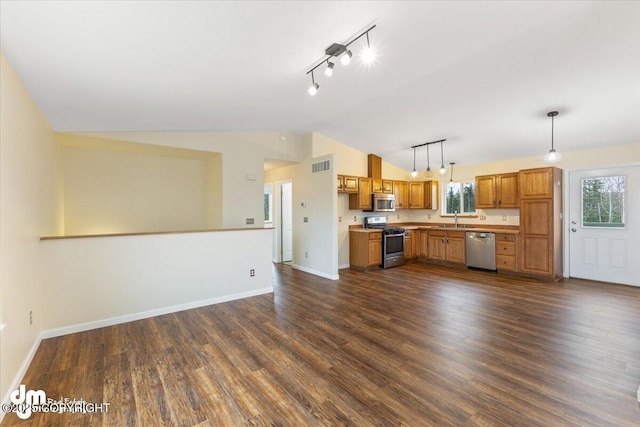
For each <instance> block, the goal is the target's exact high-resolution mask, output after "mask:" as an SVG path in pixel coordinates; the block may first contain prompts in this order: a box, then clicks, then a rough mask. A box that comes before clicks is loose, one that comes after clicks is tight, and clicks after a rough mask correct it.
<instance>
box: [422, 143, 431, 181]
mask: <svg viewBox="0 0 640 427" xmlns="http://www.w3.org/2000/svg"><path fill="white" fill-rule="evenodd" d="M432 176H433V171H432V170H431V162H430V159H429V145H427V170H426V171H424V177H425V178H431V177H432Z"/></svg>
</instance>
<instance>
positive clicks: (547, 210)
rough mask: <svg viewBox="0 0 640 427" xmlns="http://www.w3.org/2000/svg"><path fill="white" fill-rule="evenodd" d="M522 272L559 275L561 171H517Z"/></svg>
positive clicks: (549, 275) (560, 272)
mask: <svg viewBox="0 0 640 427" xmlns="http://www.w3.org/2000/svg"><path fill="white" fill-rule="evenodd" d="M519 182H520V233H521V235H522V252H521V253H522V258H521V262H522V272H523V273H530V274H536V275H543V276H548V277H549V278H553V279H556V280H557V279H560V278H561V277H562V170H561V169H558V168H554V167H548V168H537V169H524V170H521V171H520V176H519Z"/></svg>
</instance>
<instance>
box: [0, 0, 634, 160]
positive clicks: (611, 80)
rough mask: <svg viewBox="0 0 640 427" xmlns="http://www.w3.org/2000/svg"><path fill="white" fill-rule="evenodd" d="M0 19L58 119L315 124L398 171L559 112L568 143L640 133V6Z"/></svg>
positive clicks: (53, 119) (279, 126)
mask: <svg viewBox="0 0 640 427" xmlns="http://www.w3.org/2000/svg"><path fill="white" fill-rule="evenodd" d="M0 16H1V22H0V24H1V26H0V27H1V33H0V36H1V47H2V50H3V52H4V53H5V55H6V56H7V58H8V59H9V62H10V63H11V64H12V66H13V67H14V68H15V69H16V71H17V72H18V74H19V75H20V77H21V79H22V80H23V82H24V83H25V85H26V86H27V88H28V90H29V91H30V93H31V94H32V96H33V97H34V99H35V101H36V102H37V104H38V106H39V107H40V109H41V111H42V112H43V114H44V115H45V117H46V118H47V120H48V121H49V123H50V124H51V126H52V127H53V128H54V129H55V130H57V131H125V130H139V131H152V130H155V131H158V130H160V131H162V130H174V131H176V130H185V131H193V130H208V131H278V132H297V133H306V132H309V131H316V132H319V133H321V134H323V135H326V136H328V137H330V138H333V139H335V140H337V141H340V142H342V143H344V144H347V145H350V146H353V147H355V148H358V149H360V150H362V151H364V152H367V153H376V154H378V155H381V156H382V157H383V158H385V160H387V161H390V162H391V163H394V164H396V165H398V166H401V167H403V168H405V169H408V170H410V169H411V168H412V161H413V157H412V156H413V152H412V151H411V150H410V149H409V147H410V146H411V145H415V144H419V143H422V142H426V141H431V140H436V139H441V138H446V139H447V142H446V143H445V163H447V162H450V161H455V162H457V163H459V164H473V163H483V162H488V161H495V160H501V159H508V158H515V157H525V156H534V155H543V154H544V152H545V151H547V150H548V149H549V145H550V136H551V135H550V134H551V122H550V119H549V118H547V116H546V113H547V112H548V111H551V110H558V111H559V112H560V115H559V116H558V117H557V118H556V122H555V141H556V148H557V149H558V151H560V152H566V151H570V150H576V149H581V148H587V147H595V146H602V145H610V144H625V143H638V142H640V2H634V1H630V2H616V1H602V2H598V1H587V2H581V1H567V2H560V1H554V2H549V1H546V2H533V1H532V2H529V1H512V2H499V1H496V2H463V1H457V2H400V1H392V2H333V1H326V2H303V1H289V2H286V1H278V2H268V1H263V2H237V1H236V2H213V1H211V2H206V1H194V2H187V1H180V2H171V1H162V2H160V1H157V2H150V1H139V2H133V1H118V2H115V1H114V2H107V1H104V2H99V1H94V2H80V1H68V2H58V1H45V2H34V1H22V2H17V1H5V0H2V1H1V3H0ZM373 24H376V25H377V27H376V28H375V29H374V30H373V31H372V32H371V34H370V36H371V42H372V44H373V45H375V48H376V50H377V52H378V58H377V62H376V63H375V64H374V65H373V66H369V67H367V66H365V65H363V64H362V63H360V62H359V61H357V60H355V61H353V62H352V64H350V65H349V66H348V67H344V66H342V65H341V64H340V63H339V62H338V63H336V71H335V73H334V76H333V77H332V78H331V79H328V78H326V77H325V76H324V74H323V68H324V67H321V68H319V69H318V71H319V72H318V73H316V77H317V79H316V80H317V82H318V83H319V84H320V90H319V92H318V94H317V95H316V96H315V97H311V96H309V95H308V93H307V88H308V86H309V85H310V78H309V76H308V75H306V72H307V71H308V70H309V69H310V68H311V67H312V66H313V65H315V64H317V63H318V62H319V61H320V60H321V59H323V58H324V56H323V52H324V50H325V48H327V47H328V46H329V45H331V44H332V43H334V42H337V43H345V42H347V41H350V40H351V39H352V38H353V37H354V36H356V35H358V34H359V33H360V32H361V31H362V30H364V29H366V28H368V27H369V26H370V25H373ZM365 44H366V43H365V41H364V39H360V40H358V41H357V42H355V43H354V44H353V45H352V46H351V47H352V48H353V50H354V58H355V55H356V54H357V52H358V51H359V50H361V49H362V48H363V47H364V45H365ZM425 153H426V152H425V151H424V149H423V150H422V151H421V152H419V162H422V163H423V164H422V165H421V164H420V163H419V165H418V167H419V168H421V167H422V168H424V163H425V157H426V154H425ZM431 153H432V162H431V163H432V166H434V167H435V166H439V163H440V159H439V152H438V151H437V150H436V151H432V152H431Z"/></svg>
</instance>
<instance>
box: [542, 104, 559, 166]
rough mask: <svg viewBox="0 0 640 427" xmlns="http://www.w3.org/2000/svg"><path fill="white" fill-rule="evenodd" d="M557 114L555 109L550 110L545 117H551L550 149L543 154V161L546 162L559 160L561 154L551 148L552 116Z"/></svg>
mask: <svg viewBox="0 0 640 427" xmlns="http://www.w3.org/2000/svg"><path fill="white" fill-rule="evenodd" d="M557 115H558V112H557V111H550V112H548V113H547V117H551V150H549V152H548V153H547V154H546V155H545V156H544V161H545V162H547V163H555V162H557V161H558V160H560V158H561V156H560V153H558V152H557V151H556V150H555V149H554V148H553V118H554V117H555V116H557Z"/></svg>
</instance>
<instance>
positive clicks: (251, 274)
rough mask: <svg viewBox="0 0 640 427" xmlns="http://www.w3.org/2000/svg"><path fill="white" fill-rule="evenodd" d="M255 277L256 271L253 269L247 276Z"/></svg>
mask: <svg viewBox="0 0 640 427" xmlns="http://www.w3.org/2000/svg"><path fill="white" fill-rule="evenodd" d="M255 275H256V270H255V269H254V268H252V269H251V270H249V276H251V277H253V276H255Z"/></svg>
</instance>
